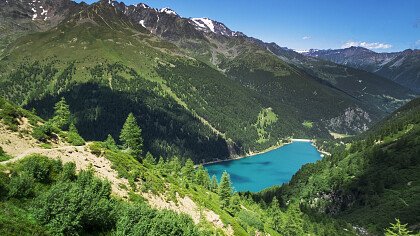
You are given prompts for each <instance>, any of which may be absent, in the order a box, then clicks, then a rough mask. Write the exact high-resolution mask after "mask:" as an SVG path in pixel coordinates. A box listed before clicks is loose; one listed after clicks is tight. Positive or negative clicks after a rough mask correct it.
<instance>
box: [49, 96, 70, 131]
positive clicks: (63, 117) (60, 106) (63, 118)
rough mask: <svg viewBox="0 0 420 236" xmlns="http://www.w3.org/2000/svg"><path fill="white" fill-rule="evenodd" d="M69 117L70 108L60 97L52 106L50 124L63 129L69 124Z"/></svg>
mask: <svg viewBox="0 0 420 236" xmlns="http://www.w3.org/2000/svg"><path fill="white" fill-rule="evenodd" d="M70 115H71V113H70V107H69V105H68V104H67V102H66V100H65V99H64V97H62V98H61V100H60V101H58V102H57V103H56V104H55V106H54V116H53V118H52V124H53V125H54V126H55V127H57V128H59V129H65V128H66V127H67V126H68V125H69V124H70Z"/></svg>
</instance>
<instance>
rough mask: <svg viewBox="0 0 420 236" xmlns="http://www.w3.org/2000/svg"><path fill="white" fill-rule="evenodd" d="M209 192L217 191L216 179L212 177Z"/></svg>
mask: <svg viewBox="0 0 420 236" xmlns="http://www.w3.org/2000/svg"><path fill="white" fill-rule="evenodd" d="M210 188H211V191H213V192H216V191H218V189H219V184H218V183H217V177H216V176H215V175H213V176H212V177H211V184H210Z"/></svg>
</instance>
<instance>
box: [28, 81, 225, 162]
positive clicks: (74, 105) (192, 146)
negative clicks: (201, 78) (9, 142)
mask: <svg viewBox="0 0 420 236" xmlns="http://www.w3.org/2000/svg"><path fill="white" fill-rule="evenodd" d="M61 97H65V98H66V100H67V102H68V103H69V105H70V109H71V112H72V113H73V114H75V118H76V120H77V121H76V122H77V128H78V130H79V132H80V134H81V135H82V136H83V137H84V138H86V139H87V140H104V139H105V138H106V136H107V135H108V134H111V135H112V136H113V137H114V138H115V139H116V140H117V139H118V137H119V132H120V130H121V127H122V125H123V123H124V121H125V119H126V117H127V115H128V114H129V113H130V112H133V113H134V115H135V116H136V117H137V120H138V123H139V125H140V126H141V128H142V130H143V138H144V140H145V150H146V151H150V152H151V153H152V154H153V155H154V156H156V157H158V156H166V157H171V156H173V155H180V156H181V157H191V158H192V159H193V160H194V161H195V162H201V161H202V160H212V159H215V158H218V159H226V158H227V157H228V156H229V153H228V148H227V144H226V141H225V140H224V139H222V138H220V137H218V136H216V135H214V134H212V133H211V131H209V129H208V128H207V127H205V126H204V125H203V124H202V123H201V122H200V121H198V119H196V118H195V117H193V116H192V115H190V114H189V113H188V112H187V111H186V110H185V109H183V108H182V107H180V106H179V105H178V104H176V103H175V102H174V101H173V100H171V99H169V98H162V97H160V96H158V95H156V94H155V93H154V92H153V91H149V90H146V89H143V90H142V91H140V92H137V93H136V94H128V93H124V92H120V91H115V90H111V89H110V88H108V87H104V86H100V85H97V84H89V83H88V84H82V85H77V86H74V87H73V88H72V89H71V90H70V91H68V92H65V93H62V94H60V95H58V96H51V95H47V96H45V97H44V98H42V99H41V100H35V101H31V102H30V103H29V104H28V105H27V106H26V108H28V109H32V108H35V109H36V111H37V113H38V114H39V115H40V116H41V117H43V118H46V119H47V118H49V117H51V116H52V113H53V107H54V104H55V103H56V102H57V101H58V100H59V99H60V98H61Z"/></svg>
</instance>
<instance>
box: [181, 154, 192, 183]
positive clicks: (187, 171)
mask: <svg viewBox="0 0 420 236" xmlns="http://www.w3.org/2000/svg"><path fill="white" fill-rule="evenodd" d="M181 172H182V177H184V178H186V179H187V180H188V181H189V182H192V181H193V178H194V162H193V161H192V160H191V159H188V160H187V161H186V162H185V165H184V166H183V167H182V170H181Z"/></svg>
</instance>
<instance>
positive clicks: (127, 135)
mask: <svg viewBox="0 0 420 236" xmlns="http://www.w3.org/2000/svg"><path fill="white" fill-rule="evenodd" d="M120 140H121V142H122V143H123V146H124V148H125V149H128V150H129V152H130V153H131V154H132V155H134V156H136V157H138V158H139V157H140V156H141V154H142V149H143V138H142V137H141V129H140V127H139V125H138V124H137V121H136V118H135V117H134V115H133V113H130V114H129V115H128V117H127V119H126V121H125V123H124V126H123V128H122V130H121V134H120Z"/></svg>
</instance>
